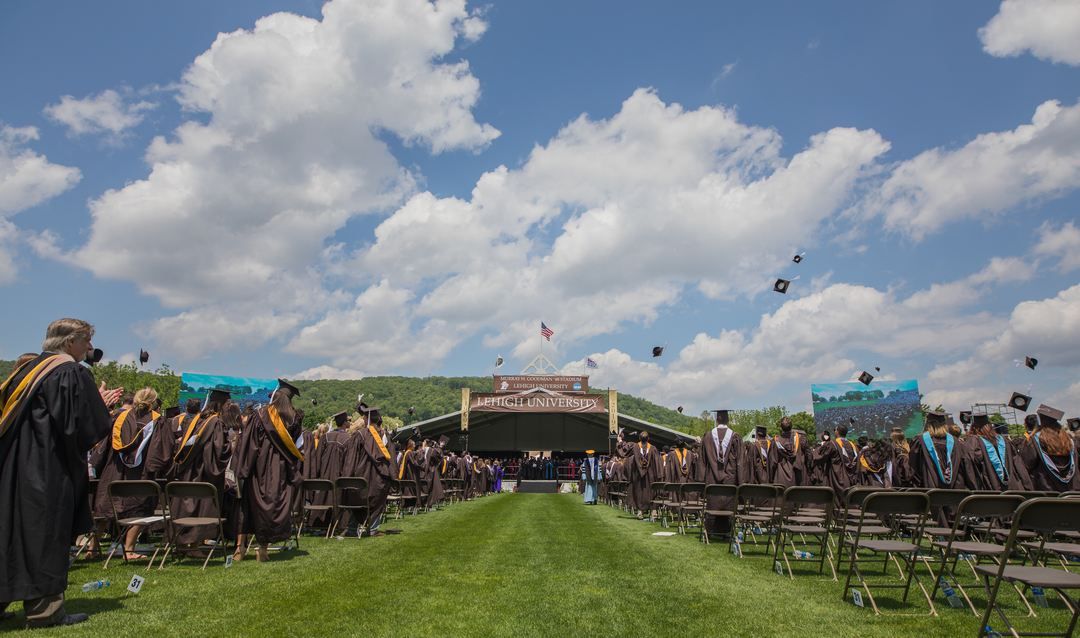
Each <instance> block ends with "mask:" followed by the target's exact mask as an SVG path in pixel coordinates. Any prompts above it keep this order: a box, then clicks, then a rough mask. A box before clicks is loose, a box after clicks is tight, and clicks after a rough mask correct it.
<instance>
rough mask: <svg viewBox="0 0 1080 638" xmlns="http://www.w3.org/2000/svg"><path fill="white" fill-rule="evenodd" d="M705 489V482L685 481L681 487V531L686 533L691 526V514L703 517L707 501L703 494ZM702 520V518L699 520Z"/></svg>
mask: <svg viewBox="0 0 1080 638" xmlns="http://www.w3.org/2000/svg"><path fill="white" fill-rule="evenodd" d="M704 491H705V484H704V483H683V484H682V485H681V486H680V487H679V533H680V534H685V533H686V530H687V529H689V528H690V516H691V515H695V516H698V517H699V519H700V517H701V510H703V509H705V502H704V501H703V500H702V498H701V494H702V493H703V492H704ZM699 522H700V520H699Z"/></svg>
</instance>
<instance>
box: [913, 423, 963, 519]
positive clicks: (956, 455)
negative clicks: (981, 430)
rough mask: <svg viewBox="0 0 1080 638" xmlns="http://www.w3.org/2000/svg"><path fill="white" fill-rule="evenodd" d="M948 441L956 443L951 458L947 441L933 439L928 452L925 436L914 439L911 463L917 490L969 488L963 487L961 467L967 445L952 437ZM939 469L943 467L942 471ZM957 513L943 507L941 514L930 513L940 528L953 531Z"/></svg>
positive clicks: (940, 509) (954, 509)
mask: <svg viewBox="0 0 1080 638" xmlns="http://www.w3.org/2000/svg"><path fill="white" fill-rule="evenodd" d="M948 437H949V438H951V439H952V440H953V450H952V454H951V455H950V454H949V453H948V444H947V440H948V439H945V438H941V439H936V438H931V439H930V441H931V443H932V446H931V447H930V449H928V448H927V446H926V443H925V440H924V439H923V436H922V435H919V436H917V437H915V440H913V441H912V442H911V453H910V454H909V455H908V462H909V463H910V464H911V476H912V481H913V482H914V483H916V486H917V487H925V488H933V489H959V490H962V489H965V488H966V487H968V486H967V485H965V483H964V479H963V470H962V468H961V467H960V465H961V456H962V455H963V454H964V448H965V446H964V443H963V442H962V441H960V440H959V439H957V438H956V437H953V436H952V435H948ZM931 454H933V455H935V456H936V458H937V460H938V462H937V464H935V462H934V458H935V457H933V456H931ZM938 465H940V470H939V469H938ZM955 511H956V508H954V507H951V506H950V507H943V508H939V510H938V511H931V515H932V516H934V518H935V519H936V520H937V523H938V525H941V526H943V527H950V526H952V521H953V514H954V512H955Z"/></svg>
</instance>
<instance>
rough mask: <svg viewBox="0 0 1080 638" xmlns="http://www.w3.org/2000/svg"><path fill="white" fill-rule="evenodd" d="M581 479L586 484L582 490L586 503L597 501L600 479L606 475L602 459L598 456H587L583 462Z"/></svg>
mask: <svg viewBox="0 0 1080 638" xmlns="http://www.w3.org/2000/svg"><path fill="white" fill-rule="evenodd" d="M580 470H581V481H582V482H583V483H584V484H585V489H584V490H582V494H583V495H584V498H585V502H586V503H595V502H596V499H597V497H598V493H597V492H598V490H599V487H600V479H602V478H603V476H604V470H603V468H602V467H601V466H600V460H599V459H597V458H596V457H593V458H587V459H585V460H584V461H582V462H581V468H580Z"/></svg>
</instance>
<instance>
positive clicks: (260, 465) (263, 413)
mask: <svg viewBox="0 0 1080 638" xmlns="http://www.w3.org/2000/svg"><path fill="white" fill-rule="evenodd" d="M268 411H269V406H267V407H264V408H262V409H260V410H256V411H255V412H254V413H252V415H251V417H249V418H248V422H247V426H245V427H244V431H243V432H242V433H241V435H240V443H239V445H238V446H237V448H236V463H235V465H234V471H235V472H236V478H237V481H239V482H240V484H241V489H240V533H241V534H255V536H256V537H258V539H259V543H260V544H266V543H277V542H279V541H284V540H287V539H288V538H290V537H291V536H292V505H293V504H292V496H293V490H294V489H295V488H296V487H298V486H299V485H300V484H301V483H302V482H303V481H304V475H303V473H302V467H301V463H303V459H300V458H297V457H296V456H295V455H294V454H293V453H292V451H291V450H290V449H289V446H288V444H287V443H286V442H285V441H283V440H282V439H283V437H282V435H280V434H279V433H278V432H277V429H276V428H275V427H274V425H273V423H272V421H271V418H270V416H269V413H268ZM282 425H284V426H285V428H286V432H285V434H284V436H287V437H289V439H290V442H292V441H293V440H295V439H296V438H297V437H299V436H300V433H301V431H302V430H303V427H302V426H301V425H300V419H299V414H297V415H296V418H293V420H292V423H291V424H284V423H283V424H282ZM294 445H295V443H294Z"/></svg>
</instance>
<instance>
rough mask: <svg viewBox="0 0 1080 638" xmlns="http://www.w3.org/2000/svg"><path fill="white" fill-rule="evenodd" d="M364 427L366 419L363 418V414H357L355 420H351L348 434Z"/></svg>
mask: <svg viewBox="0 0 1080 638" xmlns="http://www.w3.org/2000/svg"><path fill="white" fill-rule="evenodd" d="M366 427H367V419H365V418H364V415H363V414H357V415H356V420H355V421H353V422H352V425H350V426H349V434H356V433H357V432H358V431H360V430H363V429H364V428H366Z"/></svg>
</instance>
